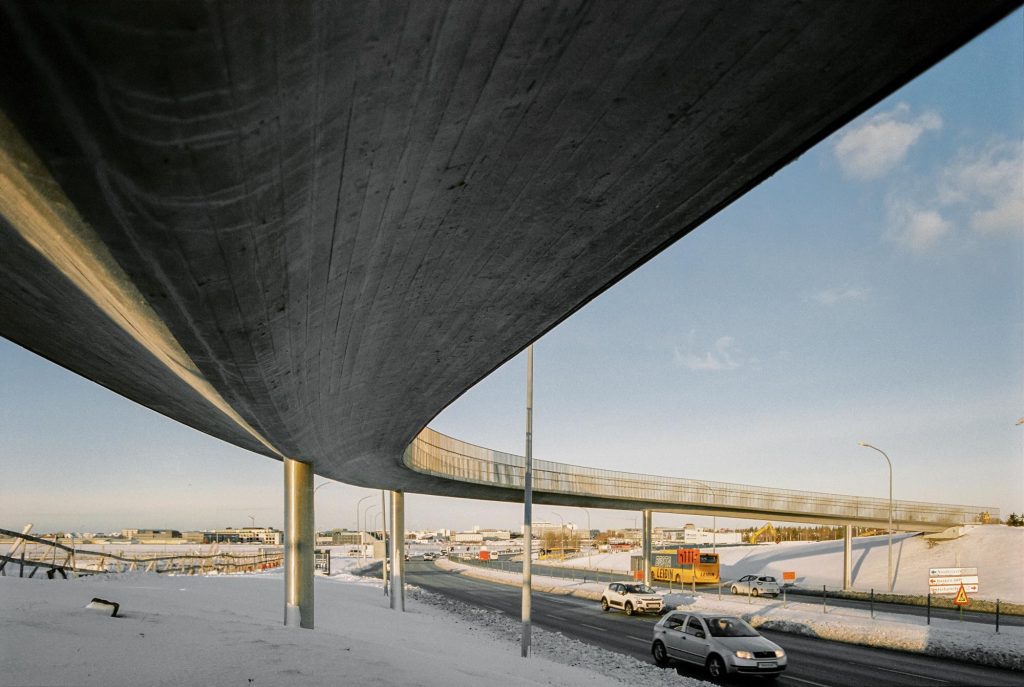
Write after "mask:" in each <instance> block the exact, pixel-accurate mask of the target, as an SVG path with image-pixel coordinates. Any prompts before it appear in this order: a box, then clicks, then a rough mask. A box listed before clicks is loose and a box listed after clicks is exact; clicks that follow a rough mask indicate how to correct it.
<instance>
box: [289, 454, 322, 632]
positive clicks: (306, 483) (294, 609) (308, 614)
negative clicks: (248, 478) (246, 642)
mask: <svg viewBox="0 0 1024 687" xmlns="http://www.w3.org/2000/svg"><path fill="white" fill-rule="evenodd" d="M314 544H315V538H314V536H313V466H312V465H310V464H309V463H303V462H301V461H298V460H292V459H290V458H285V459H284V624H285V625H287V626H290V627H296V626H297V627H304V628H307V629H310V630H311V629H313V545H314Z"/></svg>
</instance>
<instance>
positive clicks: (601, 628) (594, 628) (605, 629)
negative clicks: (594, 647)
mask: <svg viewBox="0 0 1024 687" xmlns="http://www.w3.org/2000/svg"><path fill="white" fill-rule="evenodd" d="M580 625H582V626H583V627H589V628H590V629H591V630H598V631H600V632H607V631H608V628H606V627H598V626H597V625H587V624H586V623H580Z"/></svg>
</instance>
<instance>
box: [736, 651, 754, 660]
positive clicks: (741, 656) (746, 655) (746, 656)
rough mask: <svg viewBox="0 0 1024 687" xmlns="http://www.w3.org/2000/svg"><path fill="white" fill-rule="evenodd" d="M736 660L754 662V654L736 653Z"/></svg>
mask: <svg viewBox="0 0 1024 687" xmlns="http://www.w3.org/2000/svg"><path fill="white" fill-rule="evenodd" d="M736 658H745V659H747V660H750V661H752V660H754V654H752V653H750V652H749V651H737V652H736Z"/></svg>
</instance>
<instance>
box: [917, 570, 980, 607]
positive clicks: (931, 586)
mask: <svg viewBox="0 0 1024 687" xmlns="http://www.w3.org/2000/svg"><path fill="white" fill-rule="evenodd" d="M978 584H979V579H978V569H977V568H929V569H928V593H929V594H960V593H961V592H971V593H972V594H974V593H977V591H978ZM964 603H970V602H969V601H966V602H964Z"/></svg>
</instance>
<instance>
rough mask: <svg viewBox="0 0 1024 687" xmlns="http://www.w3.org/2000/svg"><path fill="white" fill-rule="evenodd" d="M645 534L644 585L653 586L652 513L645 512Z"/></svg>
mask: <svg viewBox="0 0 1024 687" xmlns="http://www.w3.org/2000/svg"><path fill="white" fill-rule="evenodd" d="M643 514H644V533H643V554H644V568H643V570H644V584H647V585H649V584H651V582H652V580H651V520H653V518H652V517H651V511H649V510H645V511H643Z"/></svg>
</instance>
